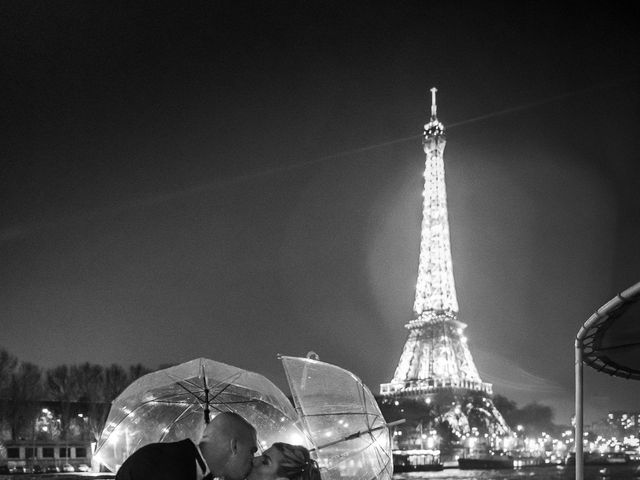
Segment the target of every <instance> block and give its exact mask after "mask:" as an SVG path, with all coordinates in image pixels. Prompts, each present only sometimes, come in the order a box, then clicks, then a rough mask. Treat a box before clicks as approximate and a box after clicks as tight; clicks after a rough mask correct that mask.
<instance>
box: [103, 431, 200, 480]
mask: <svg viewBox="0 0 640 480" xmlns="http://www.w3.org/2000/svg"><path fill="white" fill-rule="evenodd" d="M196 462H198V463H199V464H200V465H201V466H202V465H203V464H202V463H201V458H200V454H199V453H198V450H197V449H196V446H195V444H194V443H193V442H192V441H191V440H189V439H186V440H181V441H180V442H173V443H150V444H149V445H145V446H144V447H142V448H140V449H138V450H136V451H135V452H133V454H132V455H131V456H130V457H129V458H127V459H126V460H125V462H124V463H123V464H122V466H121V467H120V469H119V470H118V473H116V480H196Z"/></svg>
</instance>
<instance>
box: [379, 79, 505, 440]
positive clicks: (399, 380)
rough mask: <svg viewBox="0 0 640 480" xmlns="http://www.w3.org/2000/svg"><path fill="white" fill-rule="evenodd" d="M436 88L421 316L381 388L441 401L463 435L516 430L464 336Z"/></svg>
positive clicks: (417, 312)
mask: <svg viewBox="0 0 640 480" xmlns="http://www.w3.org/2000/svg"><path fill="white" fill-rule="evenodd" d="M436 92H437V89H436V88H435V87H434V88H432V89H431V118H430V121H429V123H427V124H426V125H425V126H424V132H423V138H422V144H423V148H424V153H425V154H426V168H425V172H424V193H423V196H424V200H423V210H422V230H421V241H420V259H419V267H418V281H417V285H416V293H415V301H414V304H413V314H414V316H413V319H412V320H411V321H410V322H409V323H407V324H406V325H405V327H406V328H407V329H408V330H409V336H408V338H407V341H406V343H405V345H404V349H403V351H402V355H401V356H400V361H399V362H398V366H397V368H396V371H395V374H394V376H393V379H392V380H391V382H389V383H383V384H381V385H380V394H381V395H382V396H383V398H387V399H389V398H396V399H399V398H406V399H411V400H419V401H423V402H425V403H427V404H429V405H431V406H432V407H434V408H435V407H438V409H439V412H440V414H441V418H440V420H444V421H447V422H448V423H449V424H450V426H451V428H452V430H453V431H454V432H456V434H457V435H458V437H459V438H466V437H467V436H468V435H471V434H473V433H474V430H473V429H474V428H475V433H476V434H477V433H478V431H479V429H480V430H483V432H484V433H487V434H489V435H493V436H494V437H495V436H497V435H500V436H504V435H508V434H509V433H510V429H509V427H508V426H507V424H506V422H505V421H504V419H503V417H502V415H501V414H500V412H499V411H498V410H497V409H496V408H495V406H494V404H493V401H492V385H491V384H490V383H486V382H483V381H482V379H481V378H480V375H479V374H478V370H477V368H476V366H475V364H474V362H473V358H472V356H471V352H470V350H469V347H468V345H467V339H466V337H465V336H464V329H465V328H466V324H465V323H463V322H461V321H459V320H458V300H457V298H456V290H455V283H454V278H453V270H452V268H451V263H452V261H451V246H450V240H449V220H448V213H447V194H446V186H445V176H444V162H443V153H444V147H445V144H446V138H445V134H444V127H443V125H442V123H440V122H439V121H438V118H437V111H436V110H437V107H436ZM438 403H440V405H438ZM474 424H475V427H474ZM478 424H480V425H478Z"/></svg>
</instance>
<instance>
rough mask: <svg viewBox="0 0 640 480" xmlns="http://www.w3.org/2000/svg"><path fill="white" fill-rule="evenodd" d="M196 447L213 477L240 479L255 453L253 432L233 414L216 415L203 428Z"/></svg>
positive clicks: (243, 421) (239, 417)
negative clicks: (200, 438)
mask: <svg viewBox="0 0 640 480" xmlns="http://www.w3.org/2000/svg"><path fill="white" fill-rule="evenodd" d="M199 447H200V451H201V452H202V456H203V457H204V459H205V460H206V462H207V465H209V468H210V469H211V471H212V472H213V475H214V476H216V477H225V478H226V479H227V480H244V479H245V478H246V477H247V475H249V472H251V468H252V466H253V457H254V454H255V453H256V452H257V451H258V445H257V439H256V429H255V428H253V426H252V425H251V424H250V423H249V422H247V421H246V420H245V419H244V418H242V417H241V416H240V415H238V414H236V413H231V412H223V413H219V414H218V415H216V416H215V417H214V418H213V420H211V423H209V425H207V426H206V428H205V429H204V433H203V435H202V440H201V442H200V444H199Z"/></svg>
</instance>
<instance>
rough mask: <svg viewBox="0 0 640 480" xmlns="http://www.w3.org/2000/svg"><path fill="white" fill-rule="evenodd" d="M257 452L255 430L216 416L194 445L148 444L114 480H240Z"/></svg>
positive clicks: (231, 415)
mask: <svg viewBox="0 0 640 480" xmlns="http://www.w3.org/2000/svg"><path fill="white" fill-rule="evenodd" d="M257 451H258V446H257V439H256V429H255V428H254V427H253V426H252V425H251V424H249V423H248V422H247V421H246V420H245V419H244V418H242V417H241V416H240V415H238V414H235V413H231V412H224V413H219V414H218V415H216V416H215V417H214V418H213V420H211V423H209V424H208V425H207V426H206V428H205V430H204V433H203V435H202V441H201V442H200V443H199V444H198V445H196V444H195V443H194V442H193V441H191V440H190V439H186V440H182V441H179V442H173V443H151V444H149V445H145V446H144V447H142V448H140V449H138V450H136V451H135V452H134V453H133V455H131V456H130V457H129V458H127V460H126V461H125V462H124V463H123V464H122V466H121V467H120V469H119V470H118V473H116V480H209V479H210V478H213V477H224V478H225V479H226V480H244V479H245V478H246V477H247V476H248V475H249V472H251V468H252V466H253V457H254V455H255V453H256V452H257Z"/></svg>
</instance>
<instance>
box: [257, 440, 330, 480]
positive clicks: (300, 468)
mask: <svg viewBox="0 0 640 480" xmlns="http://www.w3.org/2000/svg"><path fill="white" fill-rule="evenodd" d="M247 480H321V479H320V469H319V468H318V464H317V463H316V461H315V460H313V459H311V457H310V456H309V450H307V449H306V448H304V447H302V446H300V445H291V444H289V443H281V442H277V443H274V444H273V445H271V447H269V448H268V449H266V450H265V451H264V453H263V454H262V455H260V456H259V457H255V458H254V460H253V469H252V470H251V473H250V474H249V476H248V477H247Z"/></svg>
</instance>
